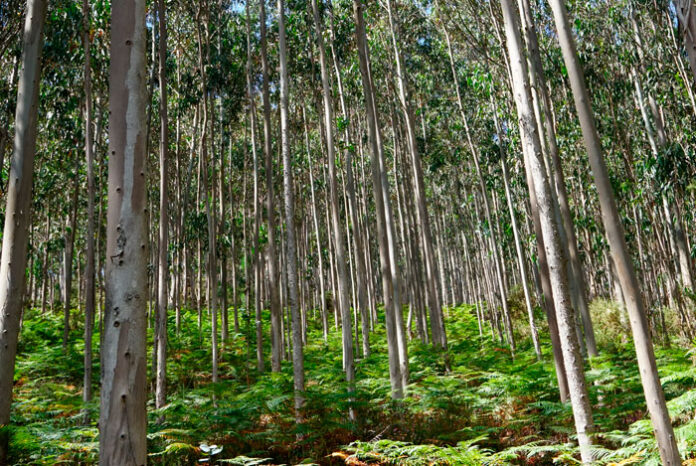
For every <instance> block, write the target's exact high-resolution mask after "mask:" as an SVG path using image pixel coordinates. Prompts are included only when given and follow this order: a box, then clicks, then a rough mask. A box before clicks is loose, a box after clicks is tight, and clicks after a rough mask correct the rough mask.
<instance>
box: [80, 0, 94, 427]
mask: <svg viewBox="0 0 696 466" xmlns="http://www.w3.org/2000/svg"><path fill="white" fill-rule="evenodd" d="M90 17H91V13H90V4H89V0H83V1H82V28H83V29H82V41H83V46H84V51H85V65H84V91H85V159H86V164H87V236H86V238H85V243H86V250H87V251H86V254H85V293H84V296H85V298H84V299H85V329H84V340H85V352H84V379H83V382H82V384H83V387H82V401H84V402H85V403H87V402H89V401H92V334H93V331H94V302H95V301H94V300H95V287H94V274H95V272H94V251H95V244H94V241H95V240H94V235H95V231H94V230H95V228H94V200H95V199H94V197H95V180H94V152H93V142H92V67H91V47H90ZM88 422H89V411H87V410H85V424H87V423H88Z"/></svg>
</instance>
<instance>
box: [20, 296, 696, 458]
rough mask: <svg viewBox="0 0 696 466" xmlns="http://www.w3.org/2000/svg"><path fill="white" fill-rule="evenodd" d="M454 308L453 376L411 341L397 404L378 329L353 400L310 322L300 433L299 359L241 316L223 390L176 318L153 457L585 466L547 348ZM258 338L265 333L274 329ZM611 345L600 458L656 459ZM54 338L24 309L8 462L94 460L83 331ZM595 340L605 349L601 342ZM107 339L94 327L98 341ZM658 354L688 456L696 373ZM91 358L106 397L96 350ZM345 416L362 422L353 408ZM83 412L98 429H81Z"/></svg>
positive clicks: (695, 450)
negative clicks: (259, 342)
mask: <svg viewBox="0 0 696 466" xmlns="http://www.w3.org/2000/svg"><path fill="white" fill-rule="evenodd" d="M448 314H449V317H448V319H447V331H448V337H449V352H448V354H447V358H448V359H447V360H448V361H449V364H450V369H451V370H450V371H447V370H446V366H445V355H444V354H443V353H441V352H436V351H434V350H433V349H432V348H431V347H430V346H427V345H423V344H422V343H420V342H418V341H415V340H414V341H412V342H411V343H410V345H409V360H410V369H411V374H410V380H411V384H410V385H409V387H408V391H407V397H406V398H405V399H404V400H402V401H399V402H395V401H392V400H391V399H390V397H389V379H388V373H389V371H388V360H387V348H386V337H385V334H384V330H383V329H382V328H381V326H378V328H377V330H376V331H375V332H374V333H373V334H371V343H372V355H371V356H370V357H368V358H358V360H357V362H356V379H357V383H356V387H355V392H354V393H353V394H351V396H350V397H349V396H348V390H347V388H348V387H347V386H346V385H345V382H344V380H343V379H344V377H343V373H342V370H341V365H342V363H341V341H340V334H339V333H338V332H335V331H334V332H331V333H330V335H329V339H328V341H327V342H326V343H324V342H323V340H322V336H321V329H320V328H318V327H312V328H310V329H309V332H308V337H307V340H308V342H309V343H308V345H307V346H306V348H305V370H306V380H307V384H306V393H305V397H306V400H307V404H306V408H305V410H304V412H303V415H304V422H303V423H302V424H300V425H296V424H295V422H294V413H293V408H292V406H293V399H292V368H291V365H290V363H289V362H285V363H283V369H282V372H280V373H277V374H273V373H270V372H264V373H259V372H258V371H257V370H256V361H255V359H254V354H255V353H254V348H255V341H253V334H254V333H253V332H254V329H253V328H252V329H251V332H247V331H245V330H247V329H248V327H247V322H248V320H247V317H248V316H246V314H245V312H244V310H241V315H240V322H241V324H242V329H241V331H240V333H238V334H233V335H232V336H231V337H230V341H228V342H226V343H224V345H223V346H222V348H221V352H220V353H221V356H220V363H219V374H220V381H219V382H218V383H216V384H213V383H212V382H211V376H210V373H211V362H210V348H209V344H210V322H209V321H208V320H207V319H205V318H204V323H203V328H201V329H200V330H199V328H198V324H197V314H196V313H195V312H184V314H183V317H182V325H181V328H182V333H181V334H179V335H177V334H176V332H175V326H174V320H173V316H171V317H170V318H171V320H170V322H169V343H168V344H169V348H168V351H169V359H168V361H169V362H168V366H167V374H168V389H169V394H168V404H167V405H166V406H165V407H163V408H162V409H159V410H156V409H155V408H154V404H153V403H152V401H150V403H149V404H148V415H149V422H148V449H149V463H150V464H166V465H178V464H196V463H198V462H201V461H204V462H208V463H213V464H215V463H217V464H238V465H255V464H298V463H304V464H311V463H315V464H352V465H365V464H408V465H435V464H441V465H447V464H462V465H478V464H490V465H503V464H505V465H515V464H537V465H544V464H576V463H577V458H578V454H577V451H576V448H575V447H574V443H573V433H574V430H573V424H572V412H571V410H570V407H569V405H568V404H562V403H560V402H559V401H558V393H557V389H556V382H555V374H554V372H553V364H552V361H551V351H550V348H549V347H548V346H543V348H542V349H543V352H544V358H543V362H537V360H536V357H535V355H534V351H533V348H531V346H530V345H529V344H528V342H527V340H528V339H525V340H524V341H520V342H519V344H518V349H517V352H516V354H515V355H514V358H513V357H512V355H511V354H510V352H509V350H508V349H506V348H505V346H503V345H502V344H500V343H499V342H497V341H496V340H495V338H492V337H491V335H490V332H489V333H488V334H486V335H484V336H480V335H479V333H478V332H479V331H478V325H477V323H476V318H475V313H473V312H472V310H471V308H470V307H467V306H462V307H458V308H455V309H450V310H448ZM206 317H207V316H206ZM265 317H266V318H264V322H265V323H267V322H268V321H269V319H268V318H267V317H268V316H265ZM230 320H232V319H230ZM264 330H265V333H264V334H265V335H268V334H269V331H268V330H269V329H268V328H265V329H264ZM615 331H616V329H615V328H612V332H615ZM151 333H152V332H151V330H149V331H148V338H149V339H150V340H151V338H152V334H151ZM247 336H251V337H252V339H251V340H250V339H248V338H247ZM613 337H614V334H613V333H612V339H611V345H605V346H603V347H602V348H601V349H602V351H601V356H600V357H598V358H595V359H593V360H592V361H591V367H590V365H588V367H587V378H588V384H589V389H590V396H591V399H592V405H593V408H594V419H595V423H596V425H597V431H598V432H599V433H600V434H599V435H598V436H597V438H596V442H595V443H596V445H595V446H594V450H593V453H594V456H595V458H596V460H597V464H603V465H610V464H654V465H658V464H659V456H658V453H657V448H656V445H655V441H654V437H653V435H652V430H651V426H650V422H649V420H647V419H646V409H645V403H644V400H643V396H642V390H641V386H640V379H639V377H638V370H637V366H636V363H635V356H634V354H633V349H632V346H631V342H630V340H629V339H628V338H626V339H624V341H622V340H621V339H617V338H613ZM61 338H62V319H61V316H58V315H53V314H50V313H49V314H45V315H40V314H39V313H38V311H36V310H30V311H28V312H27V314H26V316H25V321H24V325H23V328H22V333H21V335H20V343H19V352H18V358H17V368H16V371H15V391H14V393H15V402H14V404H13V410H12V425H11V427H9V428H8V429H9V430H10V433H11V448H10V455H11V457H10V460H11V464H36V465H38V464H61V463H62V464H76V463H80V464H93V463H95V462H96V461H97V455H98V437H97V436H98V431H97V427H96V422H97V420H98V399H97V400H96V401H94V402H92V403H90V404H88V405H87V406H85V405H84V404H83V403H82V401H81V399H82V395H81V386H82V350H83V346H84V343H83V341H82V328H81V327H80V324H77V326H76V327H75V328H73V329H72V331H71V339H70V344H69V345H68V348H67V351H66V352H63V350H62V348H61ZM542 338H543V339H544V340H548V338H547V337H546V336H545V335H542ZM602 338H605V337H604V336H602V335H600V336H599V338H598V340H599V341H607V340H602ZM98 342H99V332H98V331H97V332H95V336H94V347H95V348H98ZM150 342H151V341H150ZM264 343H265V344H266V345H267V346H268V342H267V341H265V342H264ZM266 354H267V355H268V354H270V351H269V348H266ZM657 357H658V366H659V367H660V375H661V376H662V383H663V387H664V389H665V393H666V395H667V397H668V400H669V402H668V405H669V409H670V414H671V415H672V418H673V420H674V422H675V425H676V435H677V438H678V442H679V447H680V450H681V452H682V455H683V456H684V457H685V458H691V457H694V456H696V421H695V420H694V413H695V412H696V390H694V391H690V390H691V389H692V388H693V387H695V386H696V368H694V367H693V366H692V364H691V361H690V359H689V355H688V354H687V353H686V351H684V350H680V349H676V348H673V349H662V348H658V349H657ZM148 359H151V356H150V355H149V356H148ZM94 362H95V368H94V377H95V378H94V381H93V382H94V387H95V392H96V393H95V395H96V396H97V397H98V378H99V356H98V352H97V353H96V354H95V361H94ZM149 375H150V376H151V372H149ZM351 407H352V409H353V410H354V412H355V413H356V416H355V420H354V421H351V420H349V418H348V415H347V413H348V411H349V408H351ZM85 411H86V412H87V413H88V414H89V418H90V422H89V423H87V424H86V425H83V424H84V418H85ZM220 448H221V449H220Z"/></svg>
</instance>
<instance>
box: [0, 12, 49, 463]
mask: <svg viewBox="0 0 696 466" xmlns="http://www.w3.org/2000/svg"><path fill="white" fill-rule="evenodd" d="M25 15H26V16H25V20H24V39H23V50H22V71H21V75H20V77H19V84H18V89H17V109H16V113H15V136H14V152H13V154H12V159H11V161H10V180H9V186H8V188H7V195H6V207H5V226H4V230H3V238H2V258H1V259H0V277H1V279H0V309H2V312H0V426H6V425H8V424H9V422H10V405H11V404H12V385H13V383H14V367H15V357H16V356H17V338H18V336H19V321H20V316H21V313H22V305H23V303H24V286H25V282H26V280H25V276H26V275H25V268H26V265H27V240H28V238H29V235H28V230H29V221H30V217H31V212H30V208H31V190H32V183H33V175H34V155H35V153H36V119H37V109H38V103H39V82H40V81H41V50H42V47H43V27H44V20H45V18H46V2H45V1H44V0H28V1H27V5H26V13H25ZM8 440H9V437H8V431H7V429H3V430H2V431H1V432H0V464H4V463H5V462H6V457H7V446H8Z"/></svg>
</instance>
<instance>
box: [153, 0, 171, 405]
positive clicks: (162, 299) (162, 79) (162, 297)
mask: <svg viewBox="0 0 696 466" xmlns="http://www.w3.org/2000/svg"><path fill="white" fill-rule="evenodd" d="M157 16H158V25H159V87H160V147H159V151H160V154H159V158H160V199H159V201H160V205H159V208H160V211H159V250H158V252H157V262H158V277H157V315H156V319H155V320H156V322H157V325H156V328H155V340H156V342H155V344H156V345H157V372H156V376H155V377H156V382H155V407H156V408H157V409H159V408H161V407H162V406H164V404H165V403H166V401H167V277H168V275H167V272H168V265H167V251H168V250H169V211H168V206H169V199H168V190H169V186H168V182H169V175H168V168H167V166H168V155H167V151H168V150H169V118H168V115H167V18H166V6H165V3H164V0H158V1H157Z"/></svg>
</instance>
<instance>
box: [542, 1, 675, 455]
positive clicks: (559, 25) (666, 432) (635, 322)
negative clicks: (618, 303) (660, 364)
mask: <svg viewBox="0 0 696 466" xmlns="http://www.w3.org/2000/svg"><path fill="white" fill-rule="evenodd" d="M550 4H551V8H552V9H553V16H554V21H555V23H556V29H557V31H558V39H559V42H560V44H561V51H562V52H563V61H564V62H565V65H566V67H567V69H568V78H569V80H570V85H571V89H572V91H573V98H574V101H575V108H576V110H577V112H578V118H579V120H580V127H581V129H582V134H583V137H584V139H585V146H586V147H587V153H588V158H589V161H590V167H591V169H592V175H593V177H594V181H595V186H596V188H597V194H598V195H599V204H600V208H601V213H602V223H603V224H604V229H605V231H606V234H607V239H608V242H609V247H610V250H611V255H612V258H613V259H614V264H615V265H616V268H617V273H618V276H619V281H620V282H621V288H622V291H623V296H624V299H625V302H626V309H627V310H628V315H629V321H630V323H631V330H632V333H633V342H634V344H635V348H636V356H637V358H638V367H639V369H640V377H641V382H642V384H643V391H644V393H645V401H646V404H647V406H648V411H649V412H650V419H651V421H652V425H653V429H654V430H655V438H656V439H657V444H658V447H659V449H660V457H661V458H662V464H664V465H665V466H667V465H671V466H674V465H678V464H681V456H680V454H679V450H678V448H677V443H676V439H675V437H674V430H673V428H672V423H671V420H670V418H669V412H668V411H667V405H666V403H665V397H664V393H663V391H662V385H661V384H660V378H659V375H658V373H657V364H656V362H655V353H654V349H653V345H652V338H651V336H650V328H649V326H648V320H647V317H646V314H645V308H644V303H643V296H642V294H641V291H640V288H639V285H638V279H637V278H636V273H635V270H634V267H633V262H632V259H631V256H630V254H629V253H628V246H627V245H626V238H625V236H624V230H623V225H622V223H621V217H620V216H619V212H618V209H617V207H616V201H615V199H614V193H613V190H612V187H611V183H610V181H609V174H608V171H607V166H606V163H605V161H604V155H603V149H602V146H601V142H600V140H599V134H598V133H597V127H596V124H595V120H594V114H593V113H592V107H591V102H590V96H589V93H588V92H587V86H586V84H585V76H584V74H583V70H582V67H581V65H580V60H579V59H578V55H577V50H576V48H575V40H574V39H573V36H572V31H571V28H570V24H569V21H568V13H567V11H566V7H565V3H564V2H563V0H551V1H550Z"/></svg>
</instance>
